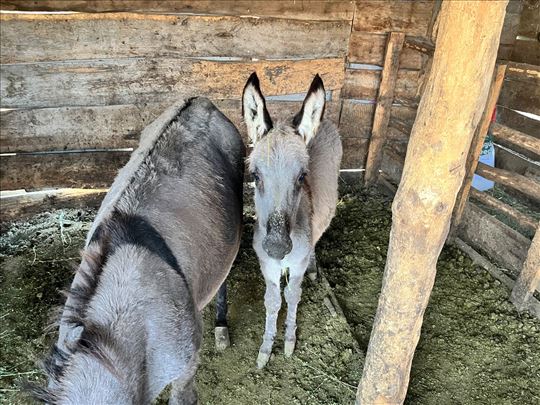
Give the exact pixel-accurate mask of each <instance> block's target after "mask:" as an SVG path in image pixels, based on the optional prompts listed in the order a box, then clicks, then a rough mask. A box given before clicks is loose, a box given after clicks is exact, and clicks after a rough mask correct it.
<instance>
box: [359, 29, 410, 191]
mask: <svg viewBox="0 0 540 405" xmlns="http://www.w3.org/2000/svg"><path fill="white" fill-rule="evenodd" d="M404 40H405V34H404V33H402V32H391V33H390V35H389V36H388V42H387V43H386V55H385V57H384V67H383V71H382V75H381V85H380V87H379V95H378V96H377V106H376V107H375V116H374V117H373V130H372V131H371V140H370V142H369V150H368V155H367V160H366V165H365V168H366V174H365V177H364V183H365V185H366V186H370V185H372V184H373V183H374V182H375V180H377V177H378V175H379V166H380V165H381V159H382V152H383V146H384V141H385V138H386V130H387V128H388V120H389V119H390V109H391V107H392V101H393V100H394V87H396V78H397V73H398V68H399V55H400V53H401V49H402V48H403V42H404Z"/></svg>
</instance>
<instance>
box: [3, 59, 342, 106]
mask: <svg viewBox="0 0 540 405" xmlns="http://www.w3.org/2000/svg"><path fill="white" fill-rule="evenodd" d="M343 68H344V60H343V59H336V58H334V59H314V60H295V61H291V60H289V61H284V60H280V61H256V62H216V61H208V60H193V59H172V58H159V59H147V58H128V59H111V60H91V61H66V62H48V63H36V64H14V65H1V66H0V89H1V92H2V107H4V108H28V107H64V106H82V105H94V106H95V105H111V104H112V105H117V104H141V103H146V102H167V101H168V102H172V101H174V100H177V99H181V98H185V97H192V96H195V95H197V96H208V97H211V98H215V99H216V98H235V97H236V96H237V97H238V98H239V97H240V95H241V94H242V88H243V86H244V84H245V81H246V77H248V76H249V75H250V74H251V73H252V72H254V71H256V72H257V73H258V74H259V78H260V80H261V87H262V88H263V89H264V92H265V95H276V94H291V93H302V92H305V91H306V89H307V88H309V84H310V82H311V80H312V79H313V76H314V75H315V74H316V73H319V75H321V77H322V79H323V80H324V85H325V88H326V89H327V90H333V89H339V88H341V87H342V84H343V74H344V72H343V70H344V69H343ZM59 84H61V85H59Z"/></svg>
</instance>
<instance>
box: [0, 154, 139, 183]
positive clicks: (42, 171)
mask: <svg viewBox="0 0 540 405" xmlns="http://www.w3.org/2000/svg"><path fill="white" fill-rule="evenodd" d="M130 154H131V153H130V152H129V151H125V152H124V151H115V152H107V151H100V152H84V153H82V152H81V153H52V154H48V153H44V154H21V155H15V156H3V157H2V164H1V165H0V189H1V190H19V189H25V190H39V189H41V188H46V187H52V188H54V187H73V188H103V187H109V186H110V185H111V183H112V181H113V180H114V178H115V177H116V174H117V173H118V170H119V169H120V168H121V167H122V166H124V165H125V164H126V163H127V161H128V160H129V156H130Z"/></svg>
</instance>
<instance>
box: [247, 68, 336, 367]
mask: <svg viewBox="0 0 540 405" xmlns="http://www.w3.org/2000/svg"><path fill="white" fill-rule="evenodd" d="M242 98H243V104H242V107H243V116H244V120H245V122H246V126H247V130H248V134H249V137H250V138H251V141H252V142H253V144H254V149H253V152H252V153H251V155H250V156H249V170H250V171H251V174H252V176H253V178H254V180H255V184H256V187H255V209H256V213H257V224H256V226H255V232H254V239H253V247H254V248H255V251H256V253H257V256H258V258H259V262H260V264H261V270H262V273H263V275H264V279H265V282H266V293H265V295H264V303H265V306H266V326H265V332H264V337H263V343H262V345H261V348H260V350H259V356H258V358H257V366H258V367H259V368H262V367H264V366H265V365H266V363H267V362H268V360H269V358H270V353H271V351H272V345H273V343H274V337H275V335H276V322H277V316H278V312H279V310H280V308H281V291H280V280H281V276H282V275H283V274H284V273H286V272H287V271H288V273H289V278H288V284H287V286H286V287H285V289H284V295H285V300H286V301H287V305H288V307H287V318H286V329H285V355H286V356H290V355H292V353H293V351H294V347H295V343H296V310H297V307H298V303H299V301H300V296H301V294H302V287H301V286H302V280H303V278H304V273H305V272H306V269H308V267H309V268H310V272H311V271H315V272H316V260H315V244H316V243H317V241H318V240H319V238H320V237H321V235H322V234H323V232H324V231H325V230H326V228H327V227H328V225H329V224H330V221H331V220H332V218H333V217H334V213H335V210H336V204H337V197H338V190H337V188H338V176H339V167H340V163H341V155H342V148H341V140H340V137H339V134H338V131H337V129H336V127H335V125H333V124H332V123H331V122H329V121H323V114H324V107H325V91H324V86H323V82H322V80H321V78H320V77H319V75H316V76H315V78H314V79H313V82H312V83H311V87H310V88H309V91H308V93H307V95H306V98H305V100H304V103H303V105H302V109H301V110H300V112H299V113H298V114H297V115H296V116H295V117H294V119H293V122H292V126H291V125H285V124H283V123H278V124H277V125H276V126H275V127H274V126H273V123H272V120H271V118H270V115H269V114H268V111H267V109H266V103H265V99H264V96H263V95H262V92H261V90H260V87H259V79H258V78H257V75H256V74H255V73H253V74H252V75H251V76H250V78H249V80H248V81H247V83H246V86H245V87H244V93H243V97H242ZM315 274H316V273H315Z"/></svg>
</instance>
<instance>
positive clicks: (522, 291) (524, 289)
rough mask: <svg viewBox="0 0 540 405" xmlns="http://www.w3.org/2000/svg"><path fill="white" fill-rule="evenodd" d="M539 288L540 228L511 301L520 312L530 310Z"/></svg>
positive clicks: (513, 290)
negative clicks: (531, 299) (532, 297)
mask: <svg viewBox="0 0 540 405" xmlns="http://www.w3.org/2000/svg"><path fill="white" fill-rule="evenodd" d="M538 288H540V227H539V228H537V230H536V234H535V235H534V238H533V240H532V243H531V247H530V248H529V253H527V260H525V264H524V265H523V269H522V270H521V273H520V274H519V277H518V279H517V281H516V285H515V286H514V288H513V289H512V295H511V297H510V300H511V301H512V302H513V303H514V305H515V306H516V308H517V309H518V311H520V312H521V311H524V310H526V309H528V306H529V305H528V304H529V300H530V298H531V296H532V295H533V293H534V290H537V289H538Z"/></svg>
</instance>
